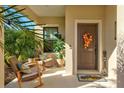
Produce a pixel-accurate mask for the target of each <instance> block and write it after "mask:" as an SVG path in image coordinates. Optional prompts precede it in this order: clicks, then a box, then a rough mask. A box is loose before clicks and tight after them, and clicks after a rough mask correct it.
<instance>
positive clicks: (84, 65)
mask: <svg viewBox="0 0 124 93" xmlns="http://www.w3.org/2000/svg"><path fill="white" fill-rule="evenodd" d="M77 31H78V34H77V38H78V39H77V44H78V45H77V70H98V24H97V23H78V24H77Z"/></svg>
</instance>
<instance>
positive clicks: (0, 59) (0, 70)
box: [0, 24, 4, 88]
mask: <svg viewBox="0 0 124 93" xmlns="http://www.w3.org/2000/svg"><path fill="white" fill-rule="evenodd" d="M3 40H4V32H3V29H2V27H1V24H0V41H2V42H3ZM3 87H4V51H3V49H1V48H0V88H3Z"/></svg>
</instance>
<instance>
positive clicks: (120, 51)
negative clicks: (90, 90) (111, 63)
mask: <svg viewBox="0 0 124 93" xmlns="http://www.w3.org/2000/svg"><path fill="white" fill-rule="evenodd" d="M117 41H118V42H117V67H118V71H117V87H119V88H123V87H124V6H122V5H119V6H117Z"/></svg>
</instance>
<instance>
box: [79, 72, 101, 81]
mask: <svg viewBox="0 0 124 93" xmlns="http://www.w3.org/2000/svg"><path fill="white" fill-rule="evenodd" d="M77 77H78V80H79V81H81V82H92V81H96V80H100V79H102V78H103V77H102V76H101V75H99V74H90V75H89V74H77Z"/></svg>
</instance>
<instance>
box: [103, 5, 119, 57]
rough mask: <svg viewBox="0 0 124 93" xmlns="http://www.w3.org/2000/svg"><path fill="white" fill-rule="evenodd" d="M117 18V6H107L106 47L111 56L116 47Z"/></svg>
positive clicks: (108, 55)
mask: <svg viewBox="0 0 124 93" xmlns="http://www.w3.org/2000/svg"><path fill="white" fill-rule="evenodd" d="M116 19H117V11H116V6H112V5H110V6H106V7H105V48H106V50H107V57H108V58H109V57H110V56H111V54H112V52H113V50H114V49H115V46H116V40H115V21H116Z"/></svg>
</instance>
